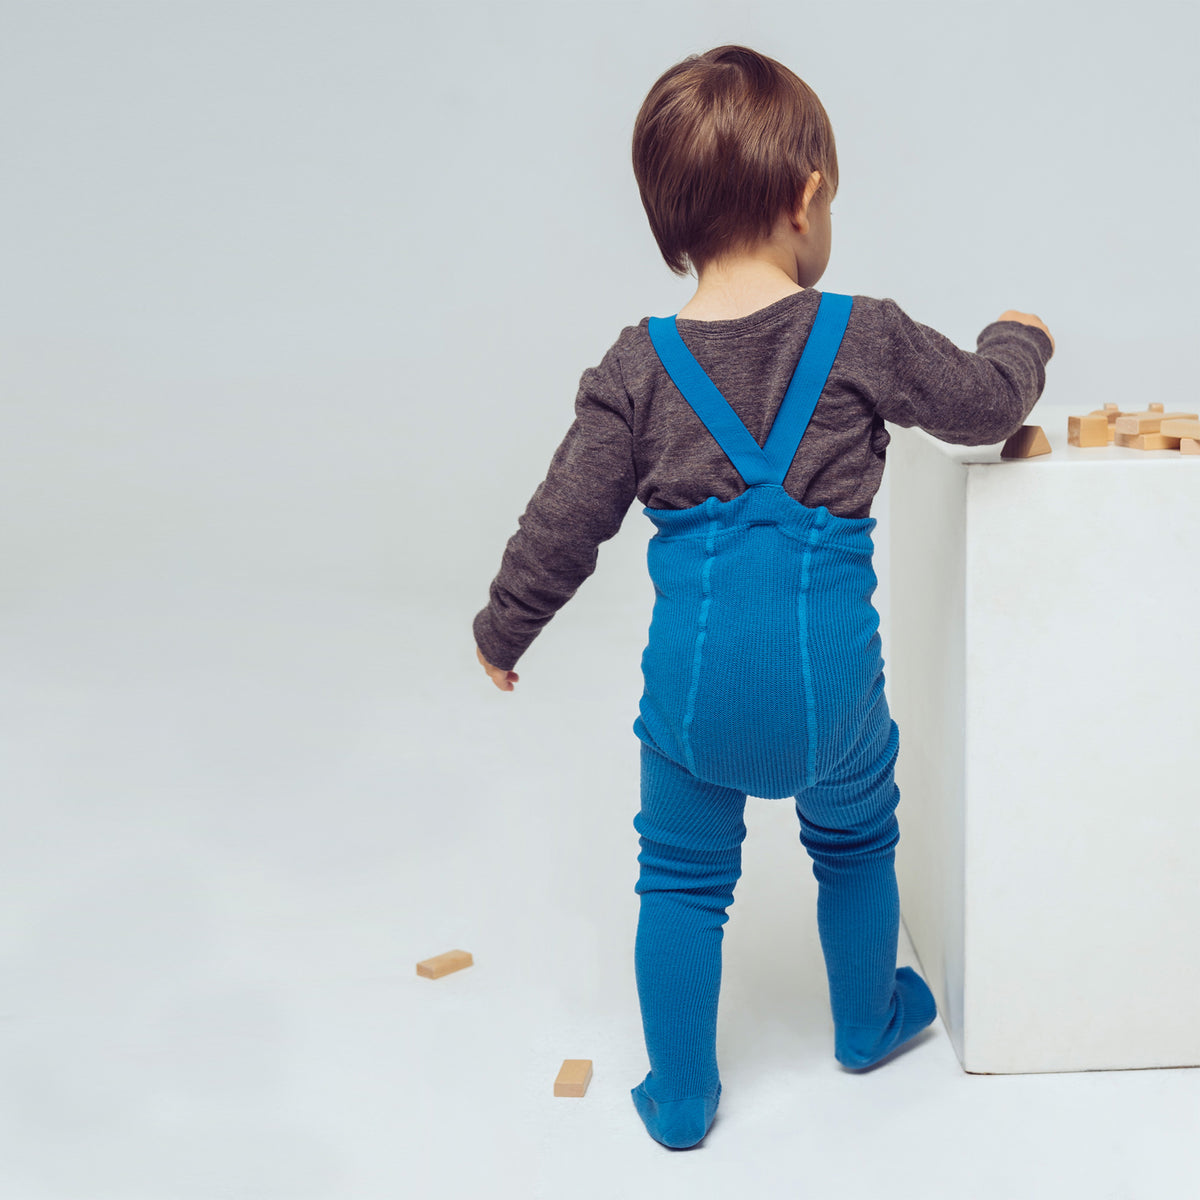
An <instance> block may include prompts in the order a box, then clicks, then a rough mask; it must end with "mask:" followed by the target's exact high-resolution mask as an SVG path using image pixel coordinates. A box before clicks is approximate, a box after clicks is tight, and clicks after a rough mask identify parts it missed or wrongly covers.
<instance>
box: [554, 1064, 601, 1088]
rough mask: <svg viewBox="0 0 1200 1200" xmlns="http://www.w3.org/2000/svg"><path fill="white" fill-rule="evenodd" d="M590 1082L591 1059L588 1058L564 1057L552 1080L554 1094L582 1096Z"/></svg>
mask: <svg viewBox="0 0 1200 1200" xmlns="http://www.w3.org/2000/svg"><path fill="white" fill-rule="evenodd" d="M591 1082H592V1060H591V1059H590V1058H564V1059H563V1065H562V1066H561V1067H560V1068H559V1072H558V1078H557V1079H556V1080H555V1081H554V1094H555V1095H556V1096H582V1095H583V1094H584V1092H586V1091H587V1087H588V1084H589V1083H591Z"/></svg>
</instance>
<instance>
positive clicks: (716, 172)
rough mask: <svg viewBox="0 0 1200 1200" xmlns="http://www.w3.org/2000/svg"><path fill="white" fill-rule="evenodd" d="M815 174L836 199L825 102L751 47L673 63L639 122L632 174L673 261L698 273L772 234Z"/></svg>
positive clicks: (820, 191) (678, 270)
mask: <svg viewBox="0 0 1200 1200" xmlns="http://www.w3.org/2000/svg"><path fill="white" fill-rule="evenodd" d="M813 171H820V173H821V182H820V185H819V186H818V188H817V191H816V194H815V196H814V200H815V199H816V197H821V198H825V197H826V196H828V198H829V199H830V200H832V199H833V195H834V193H835V192H836V191H837V186H838V169H837V147H836V146H835V144H834V140H833V127H832V126H831V125H830V123H829V117H828V116H827V115H826V113H825V109H824V106H823V105H822V104H821V101H820V100H819V99H818V98H817V94H816V92H814V91H813V90H812V88H810V87H809V86H808V84H806V83H805V82H804V80H802V79H801V78H799V76H797V75H794V74H793V73H792V72H791V71H789V70H788V68H787V67H785V66H784V65H783V64H782V63H779V62H776V61H775V59H773V58H768V57H767V56H766V55H765V54H759V53H758V52H757V51H756V50H751V49H749V48H748V47H746V46H732V45H730V46H718V47H716V48H715V49H713V50H709V51H708V52H707V53H705V54H690V55H688V57H687V58H685V59H684V60H683V61H682V62H678V63H676V64H675V65H674V66H673V67H670V68H668V69H667V70H666V71H664V72H663V74H662V75H660V76H659V78H658V79H657V80H656V81H655V83H654V86H653V87H652V88H651V89H650V91H649V92H648V93H647V94H646V98H645V100H643V101H642V107H641V109H640V110H639V111H638V115H637V119H636V120H635V121H634V126H633V174H634V177H635V178H636V179H637V185H638V191H639V192H640V193H641V197H642V206H643V207H644V208H645V210H646V216H647V217H648V218H649V219H650V229H651V232H652V233H653V234H654V240H655V241H656V242H658V248H659V250H660V251H662V256H663V258H664V259H665V260H666V263H667V266H668V267H670V268H671V270H672V271H673V272H674V273H675V274H676V275H686V274H687V273H688V264H689V262H690V263H691V265H692V266H694V267H695V268H696V271H697V274H698V273H699V272H700V271H701V270H702V269H703V268H704V267H705V266H706V265H707V264H708V263H710V262H712V261H713V260H714V259H717V258H720V257H722V256H724V255H726V254H729V253H731V252H735V251H738V250H743V249H748V248H749V247H751V246H752V245H754V243H755V242H757V241H759V240H761V239H763V238H766V237H768V236H769V235H770V233H771V230H772V229H774V227H775V222H776V220H777V219H778V217H779V214H780V212H781V211H783V210H785V209H786V210H788V211H795V209H796V208H797V207H798V206H799V204H800V201H801V199H802V197H803V195H804V187H805V184H806V183H807V182H808V179H809V176H810V175H811V174H812V172H813Z"/></svg>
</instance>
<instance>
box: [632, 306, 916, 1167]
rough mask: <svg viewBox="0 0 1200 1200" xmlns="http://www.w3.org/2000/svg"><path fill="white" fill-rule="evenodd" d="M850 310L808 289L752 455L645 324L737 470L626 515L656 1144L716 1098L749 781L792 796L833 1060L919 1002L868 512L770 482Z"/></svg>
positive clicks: (647, 1107) (911, 1020)
mask: <svg viewBox="0 0 1200 1200" xmlns="http://www.w3.org/2000/svg"><path fill="white" fill-rule="evenodd" d="M849 308H850V297H848V296H838V295H836V294H834V293H830V292H826V293H825V294H824V295H823V297H822V302H821V307H820V309H819V310H818V314H817V318H816V322H815V324H814V327H813V330H812V332H811V334H810V336H809V340H808V343H807V344H806V346H805V349H804V354H803V355H802V356H801V359H800V363H799V364H798V366H797V368H796V377H795V378H794V379H793V386H792V387H790V388H789V390H788V395H787V398H786V399H785V401H784V406H783V407H782V408H781V409H780V413H779V415H778V416H777V417H776V421H775V424H774V426H773V427H772V434H771V436H770V437H769V438H768V442H767V446H766V448H764V449H763V450H760V449H759V448H758V447H757V444H756V443H754V442H753V439H752V438H751V439H750V441H751V443H752V444H753V446H754V450H751V449H750V448H749V447H747V445H746V442H745V439H743V438H740V437H738V435H736V434H735V433H731V432H730V425H729V415H730V414H731V413H732V409H729V410H728V412H726V411H725V409H728V405H726V404H725V401H724V399H723V398H722V397H720V394H719V392H717V391H716V389H715V387H713V386H712V385H711V382H710V383H709V385H708V387H703V386H700V385H698V384H697V381H696V374H695V372H696V371H699V370H700V368H699V364H698V363H695V360H694V358H692V357H691V355H690V352H688V350H687V348H686V346H685V345H684V344H683V342H682V339H679V337H678V332H677V330H674V321H673V318H651V322H650V329H651V337H652V339H653V340H654V344H655V349H656V350H657V351H658V352H659V354H660V356H662V357H663V362H664V366H666V368H667V370H668V371H669V372H670V373H671V376H672V379H673V380H675V382H676V383H677V384H680V383H681V382H682V386H681V389H680V390H681V391H682V392H683V395H684V397H685V398H686V399H687V400H688V402H689V403H690V404H691V405H692V406H693V407H694V408H695V410H696V412H697V413H698V415H699V416H700V417H701V419H702V420H704V421H705V424H706V425H707V426H708V428H709V429H710V431H711V432H712V433H713V436H714V437H715V438H716V439H717V441H718V442H719V443H720V444H721V446H722V448H723V449H725V451H726V453H727V454H729V457H730V458H731V460H732V461H733V462H734V465H735V466H737V467H738V469H739V471H742V472H743V476H744V477H746V478H753V479H755V480H756V482H755V483H752V484H751V485H750V486H749V487H748V488H747V489H746V491H744V492H742V493H741V494H740V495H739V496H737V497H735V498H734V499H733V500H730V501H726V502H721V501H719V500H717V498H716V497H710V498H709V499H708V500H706V501H705V502H704V503H703V504H700V505H696V506H695V507H693V508H687V509H675V510H666V509H650V508H645V509H643V511H644V512H645V513H646V515H647V516H648V517H649V518H650V519H651V521H653V523H654V524H655V525H656V527H657V530H658V531H657V533H656V534H655V536H654V537H653V538H651V540H650V543H649V546H648V551H647V564H648V567H649V570H650V575H651V578H652V580H653V582H654V589H655V603H654V611H653V615H652V618H651V624H650V633H649V640H648V644H647V647H646V650H645V652H644V653H643V656H642V673H643V679H644V684H645V686H644V691H643V695H642V699H641V703H640V706H639V716H638V718H637V720H636V721H635V722H634V727H633V728H634V732H635V733H636V734H637V736H638V737H639V738H640V739H641V741H642V748H641V755H642V770H641V811H640V812H639V813H638V815H637V816H636V817H635V819H634V827H635V828H636V829H637V831H638V834H639V835H640V838H639V841H640V846H641V852H640V854H639V855H638V862H639V863H640V864H641V871H640V874H639V879H638V883H637V887H636V891H637V892H638V894H639V896H640V897H641V905H640V910H639V918H638V930H637V939H636V944H635V972H636V977H637V987H638V996H639V1001H640V1004H641V1010H642V1021H643V1029H644V1033H645V1039H646V1051H647V1055H648V1057H649V1060H650V1072H649V1073H648V1074H647V1076H646V1078H645V1079H644V1080H643V1082H642V1083H641V1084H639V1085H638V1086H637V1087H636V1088H634V1089H633V1100H634V1104H635V1107H636V1108H637V1110H638V1112H639V1114H640V1115H641V1117H642V1120H643V1122H644V1123H645V1124H646V1128H647V1130H648V1132H649V1133H650V1134H651V1136H653V1137H654V1138H655V1139H656V1140H658V1141H660V1142H662V1143H663V1144H664V1145H667V1146H672V1147H675V1148H684V1147H687V1146H692V1145H695V1144H697V1143H698V1142H699V1141H700V1140H701V1139H702V1138H703V1137H704V1136H705V1134H706V1133H707V1131H708V1129H709V1128H710V1126H711V1123H712V1120H713V1117H714V1114H715V1112H716V1108H717V1104H718V1102H719V1099H720V1095H721V1083H720V1078H719V1074H718V1070H717V1062H716V1021H717V1004H718V996H719V991H720V976H721V940H722V937H723V933H724V930H723V926H724V924H725V922H726V920H727V916H728V914H727V911H726V910H727V908H728V906H729V905H730V904H731V903H732V902H733V889H734V885H735V884H736V882H737V880H738V878H739V876H740V873H741V845H742V840H743V838H744V837H745V833H746V827H745V824H744V822H743V814H744V810H745V802H746V797H747V795H754V796H760V797H763V798H767V799H779V798H783V797H789V796H790V797H794V799H795V807H796V813H797V817H798V819H799V823H800V840H801V842H802V844H803V845H804V847H805V849H806V850H807V851H808V853H809V855H810V857H811V858H812V861H813V873H814V875H815V876H816V878H817V881H818V884H819V890H818V900H817V925H818V929H819V932H820V937H821V947H822V951H823V953H824V956H825V965H826V971H827V974H828V978H829V995H830V1004H831V1009H832V1012H833V1021H834V1030H835V1037H834V1053H835V1056H836V1058H837V1060H838V1061H839V1062H840V1063H842V1064H843V1065H845V1066H847V1067H849V1068H851V1069H862V1068H865V1067H868V1066H871V1065H873V1064H875V1063H877V1062H879V1061H880V1060H881V1059H882V1058H883V1057H885V1056H886V1055H888V1054H890V1053H891V1052H892V1051H893V1050H895V1049H897V1048H898V1047H899V1046H900V1045H902V1044H903V1043H905V1042H906V1041H908V1040H909V1039H910V1038H912V1037H913V1036H914V1035H915V1034H916V1033H917V1032H919V1031H920V1030H921V1029H923V1028H925V1026H927V1025H928V1024H930V1022H931V1021H932V1020H933V1018H934V1017H935V1016H936V1012H937V1010H936V1005H935V1003H934V999H933V995H932V993H931V992H930V990H929V988H928V987H927V986H926V984H925V982H924V980H922V979H921V978H920V976H919V975H917V974H916V972H914V971H913V970H912V969H911V968H909V967H902V968H900V969H899V970H897V968H896V948H897V942H898V934H899V921H900V904H899V893H898V890H897V886H896V874H895V866H894V861H895V846H896V843H897V841H898V839H899V825H898V823H897V820H896V815H895V810H896V807H897V804H898V802H899V789H898V787H897V785H896V783H895V778H894V768H895V762H896V757H897V753H898V750H899V729H898V727H897V725H896V723H895V721H893V720H892V718H891V715H890V712H889V710H888V705H887V699H886V696H885V692H884V675H883V659H882V656H881V653H880V651H881V642H880V638H879V633H878V628H879V615H878V613H877V612H876V610H875V608H874V606H873V604H872V603H871V596H872V594H873V593H874V591H875V588H876V586H877V582H878V581H877V579H876V576H875V572H874V568H873V566H872V561H871V560H872V555H873V551H874V545H873V543H872V540H871V533H872V531H873V529H874V527H875V524H876V522H875V519H874V518H858V519H851V518H845V517H839V516H837V515H835V514H834V513H832V512H830V511H829V509H828V508H826V507H824V506H822V507H820V508H815V509H813V508H808V507H806V506H804V505H802V504H800V503H799V502H798V501H796V500H795V499H793V498H792V497H791V496H790V495H789V494H788V493H787V492H785V491H784V490H783V487H782V479H783V477H784V475H785V474H786V471H787V469H788V467H789V465H790V463H791V460H792V458H793V457H794V454H795V451H796V448H797V446H798V444H799V442H800V440H801V439H802V437H803V434H804V430H805V428H806V427H807V423H808V419H809V417H811V414H812V411H813V408H814V407H815V404H816V400H817V397H818V396H819V394H820V390H821V388H822V387H823V386H824V382H825V379H826V378H827V376H828V372H829V366H830V364H831V363H832V362H833V359H834V357H835V355H836V351H837V347H838V344H839V343H840V339H841V334H842V331H844V329H845V322H846V317H847V316H848V313H849ZM659 322H662V324H658V323H659ZM668 327H669V328H668ZM672 331H674V333H675V337H674V338H671V336H670V333H671V332H672ZM688 359H690V360H691V364H693V365H691V366H689V365H688V362H687V360H688ZM701 374H703V372H702V371H701ZM705 378H707V377H705ZM798 381H799V382H798ZM685 389H686V390H685ZM722 405H724V406H725V408H724V409H723V408H721V406H722ZM789 407H790V408H791V409H792V410H793V411H791V412H789ZM795 410H798V411H800V412H801V414H802V421H801V420H797V419H796V416H795ZM734 420H736V417H735V418H734ZM781 422H783V424H782V425H781ZM739 425H740V422H739ZM741 428H742V431H743V433H745V432H746V431H745V427H744V426H741ZM778 428H784V429H787V430H788V431H789V434H788V436H789V437H794V438H795V442H794V443H793V444H792V446H791V451H792V453H790V454H789V453H788V452H787V449H788V448H787V446H786V445H781V444H780V443H779V442H778V441H777V440H775V439H774V435H775V430H776V429H778ZM747 436H748V435H747ZM754 451H757V455H756V454H755V452H754ZM743 468H744V470H743Z"/></svg>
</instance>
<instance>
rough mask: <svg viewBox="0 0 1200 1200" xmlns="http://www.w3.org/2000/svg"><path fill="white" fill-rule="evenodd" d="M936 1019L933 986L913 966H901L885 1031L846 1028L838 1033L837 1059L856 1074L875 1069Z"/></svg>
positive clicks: (835, 1049)
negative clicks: (871, 1068)
mask: <svg viewBox="0 0 1200 1200" xmlns="http://www.w3.org/2000/svg"><path fill="white" fill-rule="evenodd" d="M936 1016H937V1002H936V1001H935V1000H934V998H933V993H932V992H931V991H930V990H929V985H928V984H927V983H926V982H925V980H923V979H922V978H921V977H920V975H918V974H917V973H916V971H914V970H913V969H912V967H897V968H896V990H895V992H894V993H893V995H892V1017H891V1020H890V1021H889V1022H888V1023H887V1026H886V1027H885V1028H884V1030H883V1032H882V1033H880V1032H878V1031H873V1030H867V1029H855V1028H854V1026H843V1027H842V1028H840V1029H839V1030H838V1031H837V1036H836V1038H835V1043H836V1045H835V1048H834V1057H836V1058H837V1060H838V1062H840V1063H841V1064H842V1066H844V1067H849V1068H850V1069H851V1070H853V1071H861V1070H863V1069H865V1068H866V1067H873V1066H874V1065H875V1064H876V1063H877V1062H879V1061H880V1060H881V1059H883V1058H886V1057H887V1056H888V1055H889V1054H891V1053H892V1052H893V1051H894V1050H898V1049H899V1048H900V1047H901V1046H903V1045H904V1044H905V1043H906V1042H908V1041H911V1040H912V1038H914V1037H916V1035H917V1034H918V1033H920V1032H921V1030H922V1029H924V1028H925V1027H926V1026H927V1025H930V1024H932V1022H933V1018H934V1017H936Z"/></svg>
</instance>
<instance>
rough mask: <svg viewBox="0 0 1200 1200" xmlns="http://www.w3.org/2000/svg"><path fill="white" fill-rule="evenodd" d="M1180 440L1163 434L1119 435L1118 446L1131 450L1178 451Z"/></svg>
mask: <svg viewBox="0 0 1200 1200" xmlns="http://www.w3.org/2000/svg"><path fill="white" fill-rule="evenodd" d="M1179 442H1180V439H1179V438H1177V437H1167V436H1166V434H1163V433H1118V434H1117V445H1118V446H1128V447H1129V449H1130V450H1177V449H1179Z"/></svg>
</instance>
